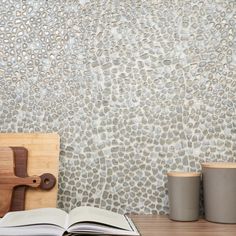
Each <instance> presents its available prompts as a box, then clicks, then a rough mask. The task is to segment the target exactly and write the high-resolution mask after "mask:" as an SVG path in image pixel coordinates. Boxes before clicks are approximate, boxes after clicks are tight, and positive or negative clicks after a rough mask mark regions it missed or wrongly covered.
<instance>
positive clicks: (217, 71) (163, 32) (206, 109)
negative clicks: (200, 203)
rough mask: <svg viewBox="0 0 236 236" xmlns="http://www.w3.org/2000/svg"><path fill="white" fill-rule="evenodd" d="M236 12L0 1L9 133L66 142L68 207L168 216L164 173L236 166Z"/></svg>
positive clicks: (0, 71)
mask: <svg viewBox="0 0 236 236" xmlns="http://www.w3.org/2000/svg"><path fill="white" fill-rule="evenodd" d="M235 4H236V2H235V1H232V0H229V1H225V0H206V1H200V0H191V1H190V0H182V1H181V0H176V1H171V0H158V1H156V0H147V1H140V0H137V1H129V0H125V1H119V0H116V1H110V0H107V1H103V0H101V1H98V0H80V1H79V0H78V1H72V0H71V1H66V0H48V1H46V0H44V1H43V0H22V1H20V0H0V107H1V109H0V118H1V119H0V130H1V132H58V133H59V134H60V136H61V153H60V179H59V195H58V207H60V208H63V209H65V210H69V209H71V208H73V207H75V206H79V205H91V206H98V207H101V208H106V209H110V210H113V211H116V212H120V213H124V212H136V213H159V214H164V213H168V210H169V208H168V198H167V188H166V182H167V178H166V172H167V171H170V170H186V171H199V170H200V162H204V161H236V119H235V117H236V116H235V115H236V113H235V108H236V96H235V94H236V79H235V69H236V55H235V43H236V40H235V30H236V28H235V25H236V22H235V19H236V5H235Z"/></svg>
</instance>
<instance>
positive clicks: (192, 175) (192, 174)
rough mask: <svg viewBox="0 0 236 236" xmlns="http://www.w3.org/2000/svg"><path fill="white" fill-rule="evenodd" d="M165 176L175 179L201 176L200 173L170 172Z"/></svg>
mask: <svg viewBox="0 0 236 236" xmlns="http://www.w3.org/2000/svg"><path fill="white" fill-rule="evenodd" d="M167 175H168V176H175V177H198V176H200V175H201V173H198V172H180V171H172V172H168V173H167Z"/></svg>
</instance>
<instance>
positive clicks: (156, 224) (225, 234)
mask: <svg viewBox="0 0 236 236" xmlns="http://www.w3.org/2000/svg"><path fill="white" fill-rule="evenodd" d="M130 217H131V218H132V220H133V222H134V223H135V225H136V227H137V228H138V230H139V232H140V234H141V235H142V236H235V235H236V224H216V223H211V222H208V221H206V220H203V219H200V220H198V221H194V222H177V221H172V220H169V219H168V216H159V215H131V216H130Z"/></svg>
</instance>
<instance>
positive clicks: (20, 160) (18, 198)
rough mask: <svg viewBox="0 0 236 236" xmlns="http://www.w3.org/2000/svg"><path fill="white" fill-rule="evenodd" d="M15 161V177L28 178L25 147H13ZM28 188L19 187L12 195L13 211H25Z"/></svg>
mask: <svg viewBox="0 0 236 236" xmlns="http://www.w3.org/2000/svg"><path fill="white" fill-rule="evenodd" d="M12 150H13V153H14V160H15V175H16V176H19V177H27V176H28V175H27V160H28V151H27V149H26V148H24V147H12ZM26 189H27V187H26V186H17V187H15V188H14V190H13V193H12V201H11V208H10V210H11V211H23V210H24V209H25V193H26Z"/></svg>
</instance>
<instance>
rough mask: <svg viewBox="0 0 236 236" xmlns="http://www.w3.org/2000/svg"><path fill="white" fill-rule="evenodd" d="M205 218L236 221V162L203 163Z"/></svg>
mask: <svg viewBox="0 0 236 236" xmlns="http://www.w3.org/2000/svg"><path fill="white" fill-rule="evenodd" d="M201 165H202V176H203V194H204V206H205V218H206V219H207V220H208V221H212V222H218V223H236V163H222V162H214V163H202V164H201Z"/></svg>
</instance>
